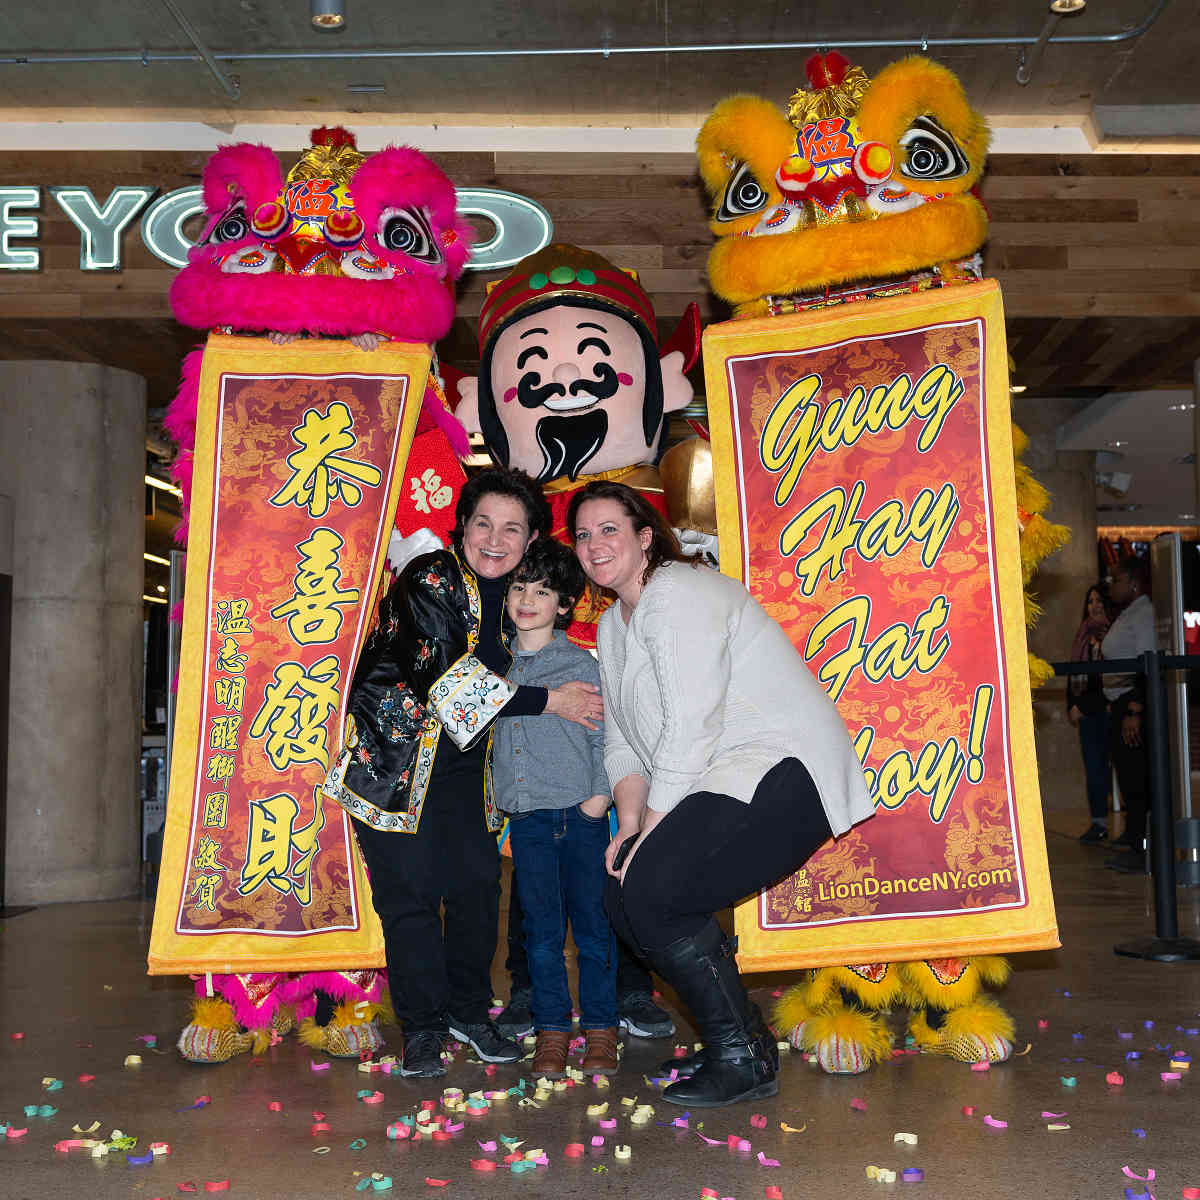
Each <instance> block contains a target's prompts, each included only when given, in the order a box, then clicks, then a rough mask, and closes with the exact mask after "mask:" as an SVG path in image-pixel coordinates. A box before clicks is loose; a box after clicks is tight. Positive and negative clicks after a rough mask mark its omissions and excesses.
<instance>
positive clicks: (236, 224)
mask: <svg viewBox="0 0 1200 1200" xmlns="http://www.w3.org/2000/svg"><path fill="white" fill-rule="evenodd" d="M249 232H250V222H249V221H248V220H247V219H246V208H245V205H243V204H242V203H241V202H240V201H239V203H237V204H236V205H234V207H233V208H231V209H230V210H229V211H228V212H227V213H226V214H225V215H224V216H223V217H222V218H221V219H220V220H219V221H218V222H217V223H216V225H214V226H213V231H212V233H210V234H209V235H208V240H209V241H210V242H236V241H240V240H241V239H242V238H244V237H245V236H246V235H247V234H248V233H249Z"/></svg>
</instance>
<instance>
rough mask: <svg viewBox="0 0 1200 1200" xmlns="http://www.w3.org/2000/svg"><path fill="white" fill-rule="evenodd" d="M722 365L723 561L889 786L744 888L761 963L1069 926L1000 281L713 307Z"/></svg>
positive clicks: (998, 941) (1019, 940)
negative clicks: (1031, 607) (825, 839)
mask: <svg viewBox="0 0 1200 1200" xmlns="http://www.w3.org/2000/svg"><path fill="white" fill-rule="evenodd" d="M704 366H705V378H706V381H707V390H708V410H709V418H710V423H711V429H712V446H713V460H714V473H715V475H716V479H717V514H718V532H719V538H720V547H721V567H722V570H724V571H725V572H726V573H727V574H729V575H732V576H734V577H735V578H739V579H741V580H742V581H743V582H744V583H745V584H746V586H747V587H748V588H749V589H750V590H751V592H752V593H753V594H754V595H755V597H756V598H757V599H758V600H759V601H760V602H761V603H762V604H763V606H764V607H765V608H766V610H767V612H768V613H770V614H771V616H772V617H774V618H775V620H777V621H778V622H779V623H780V625H782V626H783V628H784V629H785V630H786V631H787V633H788V635H789V637H790V638H791V640H792V642H793V644H794V645H795V646H796V648H797V650H798V651H799V652H800V653H801V654H802V655H803V657H804V659H805V661H806V662H807V664H808V666H809V668H810V669H811V670H812V671H813V673H814V674H815V675H816V676H817V678H818V679H819V680H820V681H821V682H822V684H824V686H825V689H826V691H827V692H828V693H829V695H830V696H831V697H832V698H833V699H834V701H835V702H836V704H837V706H838V709H839V711H840V712H841V714H842V716H843V718H844V719H845V722H846V725H847V728H848V729H849V732H850V737H851V739H852V740H853V741H854V745H855V748H856V750H857V752H858V756H859V758H860V760H861V761H862V763H863V766H864V770H865V774H866V777H867V781H868V784H869V785H870V787H871V790H872V795H873V797H874V799H875V804H876V810H875V816H874V817H873V818H872V819H871V820H869V821H866V822H864V823H863V824H861V825H859V826H857V827H855V828H854V829H853V830H851V832H850V833H848V834H847V835H845V836H844V837H841V838H839V839H837V840H836V841H835V842H831V843H829V844H828V845H826V846H825V847H823V848H822V850H821V851H819V852H818V853H817V854H816V855H815V856H814V857H813V858H812V859H811V860H810V861H809V862H808V863H807V865H806V866H805V867H804V868H803V869H802V870H800V871H798V872H797V873H796V874H795V875H793V876H792V877H791V878H789V879H787V880H785V881H784V882H783V883H780V884H779V885H777V886H776V887H773V888H771V889H769V890H768V891H766V892H763V893H762V894H761V895H759V896H758V897H756V898H753V899H751V900H747V901H745V902H743V903H742V904H741V905H740V906H739V907H738V910H737V931H738V937H739V950H740V952H739V961H740V962H741V965H742V967H743V968H744V969H751V970H755V969H768V968H776V967H784V968H789V967H799V966H824V965H830V964H841V963H858V962H877V961H882V960H889V961H890V960H907V959H918V958H926V957H931V956H941V955H953V954H970V953H984V952H1002V951H1009V950H1029V949H1036V948H1041V947H1048V946H1057V945H1058V944H1059V943H1058V937H1057V930H1056V925H1055V919H1054V908H1053V899H1052V896H1051V892H1050V881H1049V874H1048V870H1047V864H1046V846H1045V835H1044V832H1043V829H1042V819H1041V803H1040V797H1039V794H1038V782H1037V767H1036V761H1035V757H1034V745H1033V725H1032V704H1031V700H1030V691H1029V678H1028V671H1027V667H1026V645H1025V627H1024V614H1023V601H1022V594H1021V565H1020V557H1019V549H1018V543H1017V536H1018V530H1017V508H1016V498H1015V491H1014V483H1013V458H1012V444H1011V430H1010V424H1009V400H1008V371H1007V353H1006V349H1005V341H1004V317H1003V311H1002V308H1001V301H1000V290H999V287H998V285H997V284H995V283H994V282H992V281H985V282H984V283H981V284H977V285H969V286H962V287H957V288H952V289H945V290H941V291H931V292H925V293H921V294H918V295H913V296H906V297H903V298H900V299H894V300H877V301H871V302H869V303H862V304H851V305H844V306H841V307H837V308H832V309H822V310H818V311H815V312H811V313H804V314H800V315H796V316H789V317H776V318H766V319H760V320H748V321H731V322H727V323H724V324H721V325H716V326H713V327H710V328H709V329H708V330H706V331H705V334H704Z"/></svg>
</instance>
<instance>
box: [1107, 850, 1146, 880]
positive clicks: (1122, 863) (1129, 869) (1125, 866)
mask: <svg viewBox="0 0 1200 1200" xmlns="http://www.w3.org/2000/svg"><path fill="white" fill-rule="evenodd" d="M1104 865H1105V866H1106V867H1108V869H1109V870H1110V871H1120V872H1121V874H1122V875H1149V874H1150V872H1149V871H1147V870H1146V857H1145V855H1143V854H1135V853H1133V851H1132V850H1130V851H1126V853H1124V854H1117V855H1115V856H1114V857H1113V858H1106V859H1105V860H1104Z"/></svg>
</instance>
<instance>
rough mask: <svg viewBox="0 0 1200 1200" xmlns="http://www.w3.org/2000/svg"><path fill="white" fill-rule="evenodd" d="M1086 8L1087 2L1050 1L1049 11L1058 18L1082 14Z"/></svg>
mask: <svg viewBox="0 0 1200 1200" xmlns="http://www.w3.org/2000/svg"><path fill="white" fill-rule="evenodd" d="M1085 8H1087V0H1050V11H1051V12H1052V13H1057V14H1058V15H1059V16H1060V17H1069V16H1071V14H1072V13H1078V12H1083V10H1084V9H1085Z"/></svg>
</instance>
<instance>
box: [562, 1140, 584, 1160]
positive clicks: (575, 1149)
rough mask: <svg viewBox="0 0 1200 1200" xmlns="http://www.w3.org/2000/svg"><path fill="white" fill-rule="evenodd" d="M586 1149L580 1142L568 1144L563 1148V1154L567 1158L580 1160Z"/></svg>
mask: <svg viewBox="0 0 1200 1200" xmlns="http://www.w3.org/2000/svg"><path fill="white" fill-rule="evenodd" d="M586 1149H587V1147H586V1146H585V1145H584V1144H583V1143H582V1142H568V1143H567V1144H566V1145H565V1146H564V1147H563V1153H564V1154H565V1155H566V1156H567V1157H568V1158H582V1157H583V1154H584V1151H585V1150H586Z"/></svg>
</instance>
